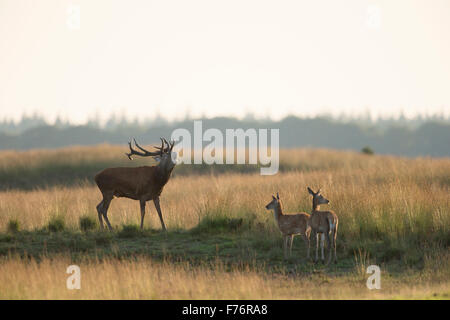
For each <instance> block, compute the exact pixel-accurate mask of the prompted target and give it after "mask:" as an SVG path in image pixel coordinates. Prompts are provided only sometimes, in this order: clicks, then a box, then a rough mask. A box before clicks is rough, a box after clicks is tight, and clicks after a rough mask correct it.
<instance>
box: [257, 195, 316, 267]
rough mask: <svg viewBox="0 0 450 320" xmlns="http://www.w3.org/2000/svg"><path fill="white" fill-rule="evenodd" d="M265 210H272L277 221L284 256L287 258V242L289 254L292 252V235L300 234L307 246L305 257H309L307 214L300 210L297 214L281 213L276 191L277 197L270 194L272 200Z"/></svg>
mask: <svg viewBox="0 0 450 320" xmlns="http://www.w3.org/2000/svg"><path fill="white" fill-rule="evenodd" d="M266 209H267V210H273V212H274V215H275V220H276V221H277V224H278V228H279V229H280V231H281V233H282V235H283V237H284V241H283V248H284V257H285V258H287V246H288V241H289V242H290V243H289V255H291V254H292V242H293V241H294V236H295V235H297V234H300V235H301V236H302V238H303V240H304V241H305V245H306V247H307V252H308V253H307V259H309V234H310V231H311V229H310V228H309V227H308V219H309V214H307V213H305V212H300V213H297V214H283V208H282V205H281V200H280V196H279V195H278V192H277V197H276V198H275V197H274V196H272V201H271V202H270V203H269V204H268V205H266Z"/></svg>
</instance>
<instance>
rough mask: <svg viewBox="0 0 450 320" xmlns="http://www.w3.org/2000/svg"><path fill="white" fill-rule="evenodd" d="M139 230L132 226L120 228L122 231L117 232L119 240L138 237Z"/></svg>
mask: <svg viewBox="0 0 450 320" xmlns="http://www.w3.org/2000/svg"><path fill="white" fill-rule="evenodd" d="M140 233H141V229H140V228H139V227H138V226H137V225H134V224H131V225H124V226H122V230H120V231H119V237H121V238H134V237H137V236H139V234H140Z"/></svg>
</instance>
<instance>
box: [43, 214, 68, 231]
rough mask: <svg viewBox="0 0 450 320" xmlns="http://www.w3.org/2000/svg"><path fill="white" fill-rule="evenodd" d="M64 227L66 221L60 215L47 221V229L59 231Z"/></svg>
mask: <svg viewBox="0 0 450 320" xmlns="http://www.w3.org/2000/svg"><path fill="white" fill-rule="evenodd" d="M65 227H66V223H65V221H64V218H63V217H61V216H57V217H53V218H51V219H50V221H49V222H48V226H47V228H48V230H49V231H51V232H60V231H63V230H64V229H65Z"/></svg>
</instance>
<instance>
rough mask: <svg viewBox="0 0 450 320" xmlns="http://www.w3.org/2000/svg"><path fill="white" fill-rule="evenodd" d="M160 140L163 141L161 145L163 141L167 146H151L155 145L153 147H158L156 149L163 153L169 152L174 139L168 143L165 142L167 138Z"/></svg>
mask: <svg viewBox="0 0 450 320" xmlns="http://www.w3.org/2000/svg"><path fill="white" fill-rule="evenodd" d="M161 141H163V145H164V143H165V144H166V145H167V146H166V147H163V146H161V147H158V146H153V147H155V148H156V149H158V150H162V152H164V153H169V152H171V151H172V149H173V146H174V145H175V141H173V140H172V142H170V143H169V142H167V140H166V139H165V138H162V139H161Z"/></svg>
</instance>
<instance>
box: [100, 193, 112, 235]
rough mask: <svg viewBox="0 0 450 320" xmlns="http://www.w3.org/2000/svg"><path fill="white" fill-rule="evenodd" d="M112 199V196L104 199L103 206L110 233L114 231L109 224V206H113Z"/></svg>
mask: <svg viewBox="0 0 450 320" xmlns="http://www.w3.org/2000/svg"><path fill="white" fill-rule="evenodd" d="M112 198H113V197H112V196H110V197H104V198H103V206H102V214H103V218H104V219H105V221H106V224H107V225H108V229H109V230H110V231H112V227H111V223H109V219H108V216H107V214H108V209H109V205H110V204H111V201H112Z"/></svg>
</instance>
